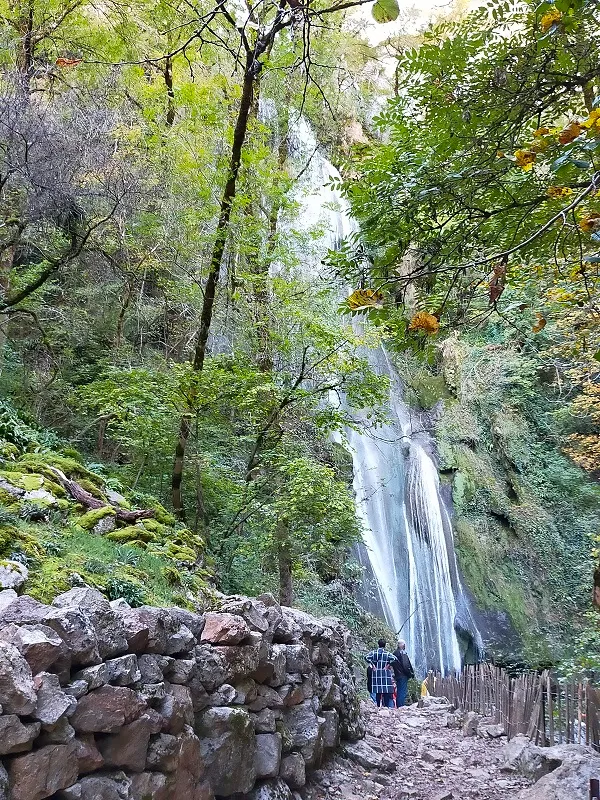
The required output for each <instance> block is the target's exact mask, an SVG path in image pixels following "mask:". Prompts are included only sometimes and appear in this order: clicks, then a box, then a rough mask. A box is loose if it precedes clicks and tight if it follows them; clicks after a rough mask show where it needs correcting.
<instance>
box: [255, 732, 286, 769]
mask: <svg viewBox="0 0 600 800" xmlns="http://www.w3.org/2000/svg"><path fill="white" fill-rule="evenodd" d="M280 765H281V734H279V733H259V734H257V736H256V754H255V757H254V766H255V768H256V777H257V778H276V777H277V776H278V775H279V767H280Z"/></svg>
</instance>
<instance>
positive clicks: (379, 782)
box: [302, 698, 600, 800]
mask: <svg viewBox="0 0 600 800" xmlns="http://www.w3.org/2000/svg"><path fill="white" fill-rule="evenodd" d="M426 702H427V701H426ZM363 712H364V716H365V721H366V727H367V734H366V737H365V739H364V740H363V741H360V742H357V743H354V744H347V745H345V747H344V748H343V749H342V752H341V754H340V755H336V756H335V757H334V758H332V759H331V760H330V761H329V762H328V763H327V764H326V765H325V766H324V767H323V768H322V769H320V770H319V771H317V772H316V773H313V776H312V780H311V782H310V784H309V785H308V786H307V787H305V789H304V790H303V791H302V797H303V800H334V798H335V799H336V800H457V798H461V800H462V799H463V798H464V800H467V798H468V800H587V798H588V793H587V786H588V785H589V777H593V776H595V775H596V774H597V776H598V777H600V758H597V757H596V756H595V755H594V754H592V753H591V751H589V750H587V749H586V748H579V747H576V746H575V745H569V746H568V747H565V746H563V747H562V748H560V747H554V748H544V749H542V748H537V747H535V746H534V745H532V744H531V743H530V742H529V741H528V740H526V739H525V737H517V738H516V739H513V740H512V741H511V742H510V743H507V741H506V738H505V737H504V736H503V735H499V734H500V732H501V728H500V727H499V726H495V725H493V721H491V720H485V719H479V718H478V717H477V715H475V714H469V715H466V717H463V716H461V715H458V714H455V713H453V711H452V709H451V707H450V706H448V705H447V704H445V703H444V702H443V701H442V702H438V698H430V699H429V701H428V705H426V707H423V708H418V707H417V706H416V705H413V706H410V707H406V708H403V709H398V710H388V709H377V708H375V707H374V706H373V704H371V703H363ZM528 787H531V788H528Z"/></svg>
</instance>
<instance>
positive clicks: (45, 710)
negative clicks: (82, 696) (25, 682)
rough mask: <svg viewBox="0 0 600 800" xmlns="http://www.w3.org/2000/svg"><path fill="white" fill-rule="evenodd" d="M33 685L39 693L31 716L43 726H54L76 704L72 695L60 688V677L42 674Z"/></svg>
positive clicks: (35, 679)
mask: <svg viewBox="0 0 600 800" xmlns="http://www.w3.org/2000/svg"><path fill="white" fill-rule="evenodd" d="M33 685H34V689H35V690H36V693H37V700H36V705H35V709H34V710H33V711H32V712H31V716H32V717H33V718H34V719H38V720H39V721H40V722H41V723H42V724H43V725H54V724H55V723H56V722H58V720H59V718H60V717H62V715H63V714H66V713H67V711H69V710H70V709H71V706H72V704H73V703H75V702H76V701H75V699H74V698H73V697H71V695H68V694H65V692H63V690H62V689H61V688H60V681H59V680H58V675H53V674H52V673H50V672H40V674H39V675H36V676H35V678H34V679H33Z"/></svg>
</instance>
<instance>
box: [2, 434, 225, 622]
mask: <svg viewBox="0 0 600 800" xmlns="http://www.w3.org/2000/svg"><path fill="white" fill-rule="evenodd" d="M30 446H31V445H30ZM0 453H1V454H2V456H1V457H0V558H10V559H12V560H17V561H20V562H21V563H23V564H25V565H26V566H27V568H28V571H29V578H28V580H27V582H26V584H25V586H24V587H23V591H25V592H26V593H27V594H30V595H31V596H32V597H35V598H36V599H38V600H41V601H43V602H50V601H51V600H52V599H53V597H55V596H56V595H57V594H58V593H60V592H63V591H67V590H68V589H70V588H71V587H73V586H78V585H83V584H86V585H88V586H93V587H95V588H97V589H99V590H100V591H102V592H103V593H104V594H105V595H106V596H107V597H108V598H109V599H116V598H117V597H124V598H125V599H126V600H127V601H128V602H129V603H130V604H131V605H134V606H136V605H142V604H144V603H148V604H154V605H181V606H188V607H193V606H194V604H195V603H196V602H197V601H200V600H201V598H202V596H203V595H204V594H205V593H206V591H207V590H208V586H209V583H210V573H209V570H208V569H207V568H206V565H205V563H204V560H205V552H204V550H205V548H204V541H203V539H202V537H201V536H200V535H199V534H196V533H194V532H193V531H191V530H189V529H188V528H186V527H185V526H184V525H181V524H178V523H176V521H175V518H174V517H173V516H171V515H170V514H169V513H168V512H167V511H165V509H164V508H163V507H162V506H161V505H160V503H158V501H153V502H152V501H151V502H150V503H147V504H146V508H151V509H152V511H153V517H152V518H150V519H144V520H141V521H139V522H137V523H136V524H131V523H125V522H121V521H119V520H118V519H117V515H116V510H117V508H127V509H131V508H133V507H134V504H133V503H132V502H131V500H129V499H128V498H127V497H126V496H125V495H126V493H125V494H124V495H121V496H119V497H118V500H114V501H113V504H111V502H110V501H109V496H110V490H109V488H108V486H107V485H106V479H105V478H103V477H102V476H101V475H99V474H98V473H96V472H94V471H93V470H91V469H89V468H88V467H86V465H85V464H84V463H83V461H82V460H80V459H79V458H78V457H77V454H74V453H73V451H70V454H69V455H66V454H64V453H60V452H55V451H52V450H43V449H38V451H37V452H27V451H23V450H21V449H20V448H18V447H15V446H12V445H10V446H9V443H6V442H5V443H4V446H3V447H0ZM57 469H58V470H60V472H61V473H63V474H64V475H65V476H66V477H67V478H69V479H71V480H74V481H76V482H77V483H78V484H79V485H80V486H81V487H82V488H83V489H85V491H87V492H89V493H90V494H91V495H92V496H93V497H94V498H96V499H97V500H99V501H100V502H102V503H103V505H102V506H101V507H100V508H95V509H88V508H86V507H84V506H82V505H80V504H78V503H77V502H76V501H75V500H74V499H73V498H72V497H71V496H69V493H68V491H66V490H65V489H64V488H63V486H62V485H61V484H60V482H59V480H58V479H57V473H56V472H55V470H57ZM117 502H118V506H117V505H116V503H117Z"/></svg>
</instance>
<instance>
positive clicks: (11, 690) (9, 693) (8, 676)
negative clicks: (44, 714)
mask: <svg viewBox="0 0 600 800" xmlns="http://www.w3.org/2000/svg"><path fill="white" fill-rule="evenodd" d="M36 699H37V698H36V694H35V689H34V686H33V676H32V675H31V669H30V667H29V664H28V663H27V661H25V659H24V658H23V656H22V655H21V653H19V651H18V650H17V648H16V647H14V645H12V644H9V643H8V642H2V641H0V706H2V708H3V709H4V713H5V714H21V715H25V714H31V712H32V711H33V709H34V708H35V704H36Z"/></svg>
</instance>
